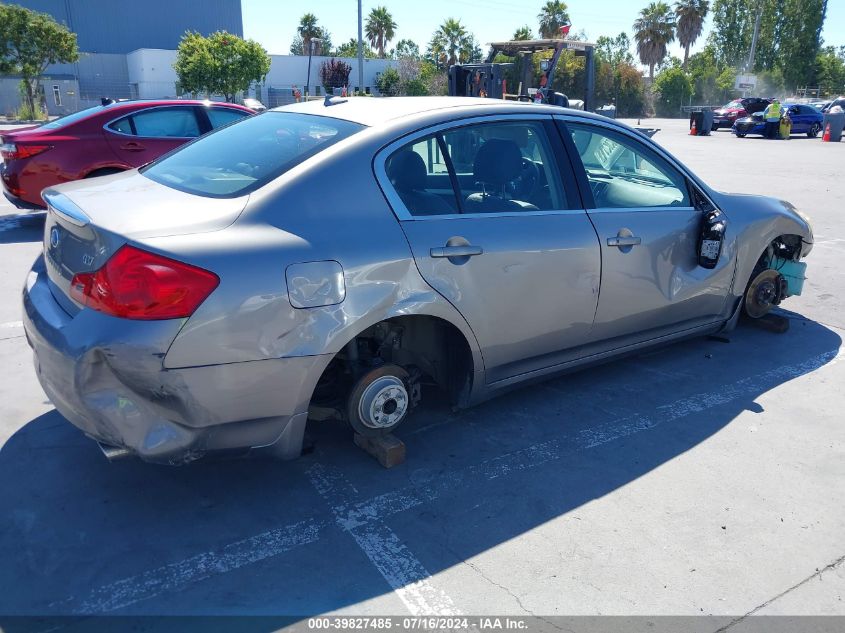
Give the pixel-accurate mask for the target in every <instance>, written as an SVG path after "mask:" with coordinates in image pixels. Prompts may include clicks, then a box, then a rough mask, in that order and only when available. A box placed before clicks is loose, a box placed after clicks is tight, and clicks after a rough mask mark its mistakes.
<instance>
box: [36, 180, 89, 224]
mask: <svg viewBox="0 0 845 633" xmlns="http://www.w3.org/2000/svg"><path fill="white" fill-rule="evenodd" d="M41 198H42V199H43V200H44V202H46V203H47V206H48V207H49V208H50V209H51V210H52V211H53V212H54V213H55V214H56V215H58V216H60V217H61V218H62V219H64V220H66V221H67V222H70V223H71V224H73V225H74V226H87V225H88V224H89V223H90V222H91V218H89V217H88V216H87V215H85V212H84V211H83V210H82V209H80V208H79V206H78V205H77V204H76V203H75V202H73V200H71V199H70V198H68V197H67V196H66V195H65V194H63V193H59V192H58V191H56V190H55V189H45V190H44V191H43V192H42V194H41Z"/></svg>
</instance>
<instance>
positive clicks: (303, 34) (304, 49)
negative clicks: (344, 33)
mask: <svg viewBox="0 0 845 633" xmlns="http://www.w3.org/2000/svg"><path fill="white" fill-rule="evenodd" d="M313 39H318V40H320V41H319V43H318V44H317V45H316V46H315V47H314V54H315V55H322V54H323V52H324V51H325V52H329V51H331V50H332V37H331V34H329V32H328V31H327V30H326V29H325V28H323V27H322V26H320V25H319V24H318V23H317V16H316V15H314V14H313V13H306V14H305V15H303V16H302V17H301V18H299V26H297V27H296V35H295V36H294V38H293V43H292V44H291V45H290V54H291V55H307V54H308V51H309V49H310V47H311V40H313Z"/></svg>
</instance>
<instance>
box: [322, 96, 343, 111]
mask: <svg viewBox="0 0 845 633" xmlns="http://www.w3.org/2000/svg"><path fill="white" fill-rule="evenodd" d="M346 102H347V99H343V98H341V97H335V96H333V95H326V99H325V101H323V105H324V106H326V107H327V108H328V107H329V106H333V105H338V104H340V103H346Z"/></svg>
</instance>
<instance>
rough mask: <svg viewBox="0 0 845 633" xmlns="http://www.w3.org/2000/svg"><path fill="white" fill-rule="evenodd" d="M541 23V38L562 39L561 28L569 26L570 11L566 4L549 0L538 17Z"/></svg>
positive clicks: (558, 0) (556, 0) (557, 0)
mask: <svg viewBox="0 0 845 633" xmlns="http://www.w3.org/2000/svg"><path fill="white" fill-rule="evenodd" d="M537 19H538V20H539V21H540V37H542V38H545V39H555V38H561V37H563V35H562V34H561V32H560V27H562V26H566V25H567V24H569V11H568V10H567V6H566V3H565V2H560V0H549V1H548V2H546V4H544V5H543V8H542V9H540V13H539V14H538V15H537Z"/></svg>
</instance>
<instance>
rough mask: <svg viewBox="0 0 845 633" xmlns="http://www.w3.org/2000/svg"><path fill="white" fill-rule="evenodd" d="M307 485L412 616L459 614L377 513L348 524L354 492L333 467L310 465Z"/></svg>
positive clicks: (450, 600)
mask: <svg viewBox="0 0 845 633" xmlns="http://www.w3.org/2000/svg"><path fill="white" fill-rule="evenodd" d="M308 478H309V479H310V480H311V484H312V485H313V486H314V488H315V489H316V490H317V492H318V494H319V495H320V496H321V497H323V499H324V500H325V501H326V503H327V504H328V505H329V508H331V510H332V513H333V514H334V515H335V519H336V521H337V524H338V526H340V528H341V529H343V530H345V531H346V532H347V533H348V534H349V535H350V536H352V538H353V539H355V542H356V543H357V544H358V547H360V548H361V551H363V552H364V554H365V555H366V557H367V558H369V559H370V562H371V563H372V564H373V565H374V566H375V568H376V569H377V570H378V571H379V573H380V574H381V575H382V577H383V578H384V579H385V580H386V581H387V584H389V585H390V587H391V588H392V589H393V591H395V592H396V595H397V596H398V597H399V599H400V600H401V601H402V602H403V603H404V604H405V606H406V607H407V608H408V611H410V612H411V614H412V615H452V616H454V615H461V613H460V612H459V611H458V610H457V608H456V607H455V603H454V602H452V599H451V598H450V597H449V596H448V595H446V594H445V593H444V592H443V591H442V590H441V589H438V588H437V587H435V586H434V585H433V584H432V583H431V582H430V581H429V577H430V576H431V574H429V573H428V570H427V569H426V568H425V566H424V565H423V564H422V563H421V562H420V561H419V560H418V559H417V557H416V556H414V553H413V552H412V551H411V550H410V549H408V547H407V546H406V545H405V544H404V543H403V542H402V540H401V539H400V538H399V537H398V536H397V535H396V533H395V532H394V531H393V530H391V529H390V528H389V527H387V525H386V524H385V523H384V522H383V520H382V517H380V516H379V515H378V514H373V515H371V517H372V518H371V519H370V520H369V521H366V522H364V523H358V524H354V525H353V524H351V523H350V522H349V521H348V520H347V517H346V515H347V509H348V507H349V504H350V503H351V502H352V500H353V498H354V497H357V496H358V494H357V491H356V490H355V488H354V487H353V486H352V485H351V484H350V483H349V482H348V481H347V479H346V477H344V476H343V473H341V472H340V471H339V470H337V469H336V468H330V467H326V466H324V465H323V464H314V465H313V466H312V467H311V468H309V469H308Z"/></svg>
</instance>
